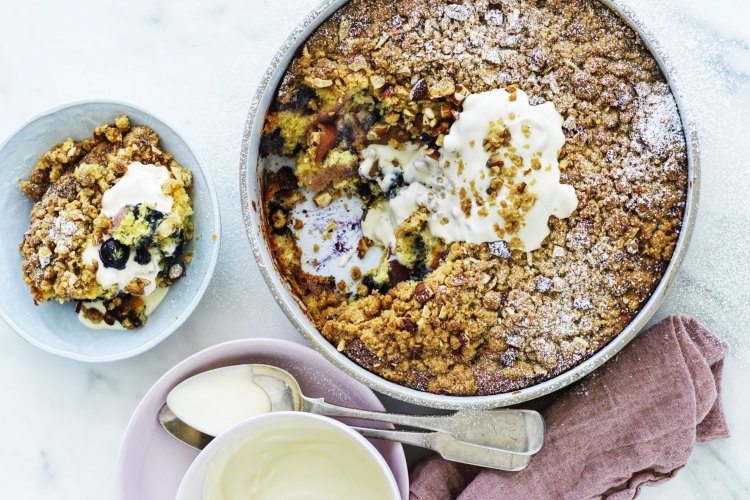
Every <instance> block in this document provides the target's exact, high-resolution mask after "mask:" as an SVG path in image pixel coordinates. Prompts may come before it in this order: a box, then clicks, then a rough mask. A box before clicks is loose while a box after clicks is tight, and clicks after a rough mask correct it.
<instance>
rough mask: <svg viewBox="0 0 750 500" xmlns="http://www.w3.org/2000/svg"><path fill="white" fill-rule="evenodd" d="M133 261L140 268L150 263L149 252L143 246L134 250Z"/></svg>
mask: <svg viewBox="0 0 750 500" xmlns="http://www.w3.org/2000/svg"><path fill="white" fill-rule="evenodd" d="M135 261H136V262H137V263H139V264H140V265H142V266H145V265H146V264H148V263H149V262H151V252H149V251H148V248H146V247H145V246H140V247H138V248H136V250H135Z"/></svg>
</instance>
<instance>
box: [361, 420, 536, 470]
mask: <svg viewBox="0 0 750 500" xmlns="http://www.w3.org/2000/svg"><path fill="white" fill-rule="evenodd" d="M352 428H353V429H354V430H356V431H357V432H359V433H360V434H362V435H363V436H365V437H368V438H375V439H385V440H387V441H397V442H399V443H403V444H410V445H412V446H418V447H420V448H426V449H428V450H432V451H436V452H438V453H439V454H440V456H441V457H443V458H444V459H446V460H450V461H452V462H460V463H464V464H469V465H478V466H480V467H489V468H491V469H497V470H503V471H519V470H522V469H524V468H526V466H527V465H529V462H530V461H531V455H519V454H516V453H507V452H504V451H499V450H493V449H490V448H486V447H484V446H475V445H472V444H467V443H464V442H461V441H458V440H457V439H456V438H454V437H453V436H450V435H448V434H445V433H443V432H410V431H394V430H386V429H370V428H365V427H352Z"/></svg>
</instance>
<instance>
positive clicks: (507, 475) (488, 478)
mask: <svg viewBox="0 0 750 500" xmlns="http://www.w3.org/2000/svg"><path fill="white" fill-rule="evenodd" d="M726 352H727V345H726V344H725V343H724V342H723V341H721V340H719V339H718V338H716V337H715V336H714V335H713V334H712V333H711V332H709V331H708V330H706V329H705V328H704V327H703V326H701V325H700V324H699V323H698V322H697V321H696V320H695V319H693V318H690V317H687V316H672V317H669V318H667V319H665V320H664V321H662V322H661V323H659V324H658V325H656V326H654V327H652V328H651V329H649V330H648V331H647V332H645V333H644V334H642V335H641V336H639V337H638V338H636V339H635V340H634V341H633V342H632V343H631V344H630V345H629V346H628V347H627V348H625V349H623V350H622V351H621V352H620V353H619V354H618V355H617V356H616V357H615V358H614V359H612V360H610V361H609V362H608V363H607V364H606V365H604V366H603V367H602V368H600V369H599V370H598V371H596V372H594V373H593V374H592V375H589V376H588V377H587V378H586V379H584V380H583V381H582V382H581V383H579V384H578V385H576V386H574V387H572V388H571V389H569V390H568V391H567V392H565V393H563V394H561V395H560V396H559V397H557V398H556V399H555V400H554V402H552V403H551V404H550V405H549V406H547V408H545V409H544V410H543V411H542V413H543V415H544V420H545V422H546V425H547V433H546V435H545V443H544V447H543V448H542V450H541V451H540V452H539V453H538V454H537V455H536V456H535V457H534V458H533V459H532V460H531V463H530V464H529V466H528V467H527V468H526V469H524V470H523V471H520V472H500V471H495V470H489V469H481V468H478V467H472V466H466V465H460V464H455V463H452V462H447V461H445V460H443V459H441V458H439V457H437V456H433V457H430V458H428V459H426V460H425V461H423V462H422V463H420V464H419V465H418V466H417V467H416V468H415V470H414V472H413V473H412V478H411V499H412V500H443V499H451V498H458V499H460V500H468V499H482V500H485V499H492V498H511V499H514V498H523V499H547V498H553V499H582V498H611V499H625V498H634V497H635V496H636V495H637V494H638V490H639V489H640V487H641V486H643V485H644V484H658V483H661V482H664V481H667V480H669V479H670V478H671V477H672V476H674V475H675V473H676V472H677V471H679V470H680V469H681V468H682V467H683V466H684V465H685V463H686V462H687V459H688V457H689V456H690V453H691V452H692V450H693V447H694V446H695V443H696V441H698V442H704V441H711V440H713V439H719V438H725V437H729V430H728V429H727V424H726V421H725V420H724V413H723V411H722V408H721V399H720V397H719V394H720V391H721V371H722V367H723V364H724V361H723V359H724V355H725V354H726Z"/></svg>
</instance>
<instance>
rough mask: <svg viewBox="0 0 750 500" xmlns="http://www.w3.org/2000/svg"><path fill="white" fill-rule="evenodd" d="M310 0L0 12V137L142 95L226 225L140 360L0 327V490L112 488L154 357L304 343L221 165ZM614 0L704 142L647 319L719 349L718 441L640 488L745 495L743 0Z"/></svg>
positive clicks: (165, 361) (748, 207)
mask: <svg viewBox="0 0 750 500" xmlns="http://www.w3.org/2000/svg"><path fill="white" fill-rule="evenodd" d="M316 3H317V2H316V0H288V1H284V2H281V1H271V0H216V1H212V2H205V1H199V0H185V1H182V2H168V1H165V0H156V1H150V2H149V1H145V0H134V1H131V2H97V1H94V0H71V1H69V2H55V1H52V0H37V1H27V2H12V3H11V2H5V3H4V4H3V7H2V9H0V10H1V11H2V12H1V13H0V137H3V138H4V137H5V136H7V135H8V134H10V133H11V132H12V131H13V130H14V129H15V128H16V127H17V126H18V125H19V124H20V123H21V122H23V121H25V120H26V119H28V118H29V117H30V116H32V115H34V114H36V113H38V112H40V111H43V110H46V109H48V108H51V107H53V106H56V105H58V104H60V103H63V102H67V101H72V100H77V99H84V98H94V97H108V98H115V99H123V100H126V101H130V102H134V103H137V104H140V105H142V106H144V107H145V108H147V109H152V110H153V111H154V112H156V113H157V114H159V115H161V116H163V117H164V118H165V119H166V120H167V121H168V122H170V123H171V124H173V125H174V126H175V127H177V128H178V130H179V131H180V132H181V133H182V134H184V135H185V136H186V137H187V138H188V140H189V141H190V142H191V144H192V145H193V146H194V148H195V153H196V154H197V155H198V157H199V159H200V160H201V161H202V163H203V165H204V167H205V168H206V169H208V170H209V171H211V173H212V174H213V178H214V181H215V183H216V187H217V190H218V194H219V198H220V202H221V204H222V207H221V210H222V226H223V227H224V235H223V242H222V249H221V257H220V262H219V266H218V268H217V271H216V275H215V278H214V281H213V283H212V285H211V287H210V288H209V290H208V292H207V293H206V296H205V298H204V300H203V302H202V304H201V305H200V306H199V307H198V309H197V310H196V312H195V313H194V314H193V316H192V317H191V318H190V320H188V322H187V323H186V324H185V325H184V326H183V328H182V329H181V330H180V331H178V332H177V333H175V334H174V335H173V336H172V337H170V338H169V339H168V340H167V341H165V342H164V343H163V344H161V345H159V346H158V347H157V348H155V349H154V350H152V351H150V352H148V353H146V354H144V355H141V356H138V357H136V358H134V359H131V360H127V361H121V362H116V363H111V364H106V365H93V366H92V365H85V364H80V363H77V362H74V361H70V360H66V359H60V358H56V357H54V356H51V355H49V354H46V353H43V352H41V351H38V350H36V349H35V348H33V347H32V346H30V345H28V344H26V343H25V342H24V341H23V340H21V339H20V338H19V337H17V336H16V335H15V334H14V333H13V332H12V331H11V330H10V329H9V328H8V327H6V326H5V325H4V324H0V393H2V394H3V395H4V396H5V402H4V404H3V408H2V409H1V410H0V424H1V425H2V427H3V429H5V430H6V431H7V430H11V432H7V433H6V439H5V440H4V443H3V446H0V464H1V465H0V496H2V497H3V498H23V499H29V500H34V499H47V498H56V499H61V500H80V499H99V498H109V497H111V496H112V494H110V493H111V492H112V488H113V481H114V467H115V460H116V456H117V450H118V447H119V442H120V439H121V436H122V434H123V432H124V430H125V427H126V425H127V422H128V419H129V417H130V414H131V413H132V411H133V409H134V408H135V406H136V405H137V403H138V401H139V400H140V398H141V397H142V396H143V394H144V393H145V392H146V390H147V389H148V388H149V387H150V385H151V384H152V383H153V382H154V381H155V380H156V379H157V378H158V377H159V376H160V375H161V374H162V373H164V372H165V371H166V370H167V369H168V368H169V367H171V366H172V365H174V364H175V363H177V362H178V361H180V360H182V359H183V358H185V357H186V356H188V355H190V354H192V353H194V352H196V351H198V350H200V349H202V348H204V347H206V346H208V345H211V344H215V343H218V342H222V341H225V340H230V339H235V338H241V337H248V336H250V337H261V336H273V337H280V338H287V339H291V340H296V341H298V342H302V340H301V338H300V337H298V335H297V334H296V333H295V331H294V330H293V328H292V327H291V325H290V324H289V323H288V322H287V320H286V318H285V317H284V316H283V314H282V313H281V312H280V310H279V309H278V307H277V306H276V303H275V302H274V301H273V299H272V297H271V295H270V294H269V293H268V291H267V290H266V288H265V284H264V283H263V281H262V279H261V278H260V275H259V273H258V270H257V268H256V267H255V264H254V262H253V261H252V256H251V252H250V247H249V245H248V243H247V241H246V237H245V234H244V229H243V227H242V221H241V216H240V204H239V190H238V179H237V168H238V159H239V145H240V139H241V132H242V128H243V125H244V119H245V114H246V112H247V108H248V104H249V101H250V98H251V96H252V93H253V91H254V88H255V85H256V83H257V81H258V80H259V77H260V75H261V74H262V72H263V70H264V69H265V65H266V64H267V63H268V61H270V59H271V57H272V56H273V53H274V52H275V50H276V48H277V47H278V46H279V44H280V43H281V42H282V41H283V40H284V39H285V38H286V35H287V33H288V32H289V31H290V30H291V29H292V27H293V26H294V25H295V24H296V23H297V22H299V21H300V20H301V19H302V18H303V17H304V16H305V14H306V13H307V12H308V11H309V10H311V9H312V8H313V6H314V5H315V4H316ZM627 3H628V4H629V5H630V6H631V7H632V8H633V9H634V10H635V11H636V12H638V13H639V15H640V16H641V17H642V19H643V20H644V22H645V23H646V24H647V26H648V27H649V28H650V29H651V30H652V31H654V32H655V33H656V35H657V36H658V37H659V38H660V39H661V40H662V45H663V46H664V47H665V49H666V50H667V52H668V53H669V54H670V56H671V58H672V60H673V62H674V64H675V68H676V70H677V71H678V73H679V76H680V78H681V79H682V80H683V82H684V83H685V85H684V88H685V91H686V99H687V100H688V101H689V102H690V106H691V107H692V110H693V113H694V115H695V116H696V117H697V118H698V121H699V131H700V134H701V139H702V147H703V157H702V160H703V186H702V200H701V207H700V211H699V215H698V223H697V226H696V230H695V235H694V238H693V243H692V246H691V249H690V251H689V253H688V257H687V259H686V262H685V265H684V267H683V270H682V271H681V273H680V276H679V278H678V280H677V282H676V283H675V286H673V288H672V290H671V291H670V293H669V296H668V298H667V300H666V301H665V303H664V305H663V307H662V308H661V310H660V311H659V313H658V315H657V318H656V319H658V318H661V317H664V316H665V315H667V314H669V313H671V312H685V313H690V314H693V315H694V316H696V317H698V318H699V319H701V320H702V321H703V322H704V323H705V324H706V325H708V326H709V327H710V328H711V329H713V330H714V331H715V332H716V333H717V334H718V335H719V336H721V337H723V338H725V339H726V340H727V341H728V342H729V343H730V345H731V346H732V353H731V354H730V357H729V358H728V360H727V364H726V368H725V376H724V398H723V399H724V404H725V408H726V411H727V415H728V419H729V424H730V428H731V430H732V433H733V437H732V438H731V439H729V440H726V441H721V442H715V443H711V444H706V445H699V446H698V447H697V448H696V450H695V452H694V454H693V456H692V457H691V459H690V462H689V463H688V466H687V467H686V468H685V469H684V470H683V471H681V472H680V473H679V474H678V475H677V477H676V478H675V479H674V480H672V481H670V482H669V483H666V484H664V485H662V486H659V487H657V488H645V489H644V492H643V493H644V497H645V498H684V499H697V498H706V499H707V498H750V478H748V475H747V471H748V470H750V430H748V429H750V397H748V392H747V391H748V389H747V387H748V383H750V377H748V375H747V373H748V370H750V327H749V326H748V324H750V307H749V306H748V304H749V303H750V291H748V287H749V286H750V266H748V261H750V259H749V258H748V257H749V256H750V203H749V202H748V198H750V161H749V159H750V49H749V47H750V31H749V30H748V29H747V19H748V18H750V2H748V1H747V0H716V1H713V2H706V1H705V0H665V1H661V2H655V1H654V0H628V1H627ZM83 19H85V21H83ZM2 237H14V236H13V235H2ZM0 297H1V294H0ZM388 403H389V404H391V405H394V406H397V404H396V403H392V402H390V401H389V402H388Z"/></svg>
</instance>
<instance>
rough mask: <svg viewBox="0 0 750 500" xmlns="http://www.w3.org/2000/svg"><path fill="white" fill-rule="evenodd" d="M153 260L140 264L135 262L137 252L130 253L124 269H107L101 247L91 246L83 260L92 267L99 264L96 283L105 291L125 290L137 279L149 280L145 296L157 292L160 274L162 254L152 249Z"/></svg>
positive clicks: (86, 250)
mask: <svg viewBox="0 0 750 500" xmlns="http://www.w3.org/2000/svg"><path fill="white" fill-rule="evenodd" d="M149 253H150V254H151V260H150V261H149V262H148V263H146V264H139V263H137V262H136V261H135V252H130V256H129V257H128V261H127V263H126V264H125V267H124V268H123V269H115V268H113V267H106V266H105V265H104V263H102V260H101V258H100V256H99V245H91V244H89V246H87V247H86V249H85V250H84V251H83V255H82V260H83V263H84V264H87V265H92V264H93V263H94V262H96V263H98V267H97V269H96V281H97V282H98V283H99V284H100V285H101V286H102V288H104V289H110V288H112V287H115V286H116V287H117V289H118V290H124V289H125V287H126V286H128V283H130V282H131V281H133V280H134V279H136V278H140V279H144V280H148V282H149V283H148V285H146V287H145V288H144V291H143V295H144V296H146V295H149V294H151V293H152V292H153V291H154V290H156V277H157V276H158V274H159V262H160V261H161V254H160V253H159V251H158V250H156V249H154V248H152V249H150V250H149Z"/></svg>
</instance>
